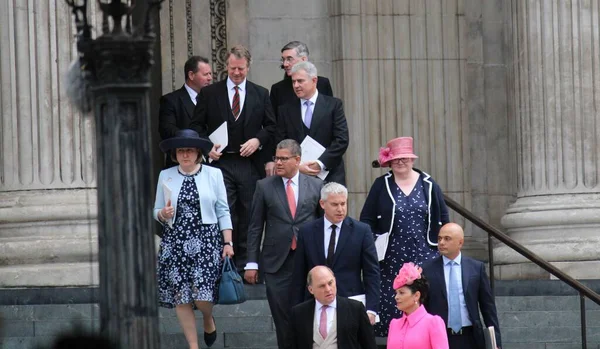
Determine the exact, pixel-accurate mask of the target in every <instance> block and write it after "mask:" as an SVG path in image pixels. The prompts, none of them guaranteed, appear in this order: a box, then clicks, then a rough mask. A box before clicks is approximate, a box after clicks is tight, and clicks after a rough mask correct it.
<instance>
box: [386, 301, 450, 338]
mask: <svg viewBox="0 0 600 349" xmlns="http://www.w3.org/2000/svg"><path fill="white" fill-rule="evenodd" d="M387 348H388V349H448V335H447V334H446V325H445V324H444V320H442V318H441V317H439V316H437V315H431V314H429V313H428V312H427V310H425V307H424V306H422V305H421V306H420V307H419V308H417V310H415V311H414V312H413V313H412V314H410V315H408V316H407V315H406V314H404V315H403V316H402V317H401V318H400V319H393V320H392V321H391V322H390V330H389V333H388V337H387Z"/></svg>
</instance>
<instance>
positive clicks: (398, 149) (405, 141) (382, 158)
mask: <svg viewBox="0 0 600 349" xmlns="http://www.w3.org/2000/svg"><path fill="white" fill-rule="evenodd" d="M402 158H411V159H416V158H418V156H416V155H415V154H414V151H413V139H412V137H398V138H394V139H392V140H391V141H389V142H387V144H386V145H385V147H383V148H380V149H379V159H378V160H379V164H380V165H381V167H389V166H390V161H392V160H394V159H402Z"/></svg>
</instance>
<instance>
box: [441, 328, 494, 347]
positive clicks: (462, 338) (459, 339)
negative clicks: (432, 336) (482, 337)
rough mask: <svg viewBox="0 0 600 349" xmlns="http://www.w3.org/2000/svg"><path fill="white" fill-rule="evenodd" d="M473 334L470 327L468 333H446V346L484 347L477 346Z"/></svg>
mask: <svg viewBox="0 0 600 349" xmlns="http://www.w3.org/2000/svg"><path fill="white" fill-rule="evenodd" d="M463 328H464V327H463ZM474 336H475V334H474V333H473V330H472V327H471V330H470V331H468V333H465V334H462V335H453V334H450V333H448V346H449V347H450V349H485V348H479V347H478V346H477V343H476V342H475V337H474Z"/></svg>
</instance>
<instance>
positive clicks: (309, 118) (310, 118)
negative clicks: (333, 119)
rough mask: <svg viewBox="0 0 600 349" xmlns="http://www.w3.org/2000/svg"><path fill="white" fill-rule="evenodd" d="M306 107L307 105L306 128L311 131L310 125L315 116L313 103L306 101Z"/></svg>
mask: <svg viewBox="0 0 600 349" xmlns="http://www.w3.org/2000/svg"><path fill="white" fill-rule="evenodd" d="M304 105H306V113H305V114H304V125H306V128H308V129H310V124H312V115H313V111H312V110H311V109H310V106H311V105H312V102H311V101H306V102H304Z"/></svg>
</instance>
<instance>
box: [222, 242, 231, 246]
mask: <svg viewBox="0 0 600 349" xmlns="http://www.w3.org/2000/svg"><path fill="white" fill-rule="evenodd" d="M223 245H229V246H231V247H233V242H232V241H227V242H224V243H223Z"/></svg>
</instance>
